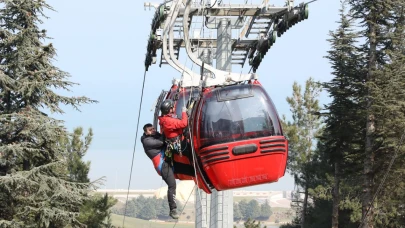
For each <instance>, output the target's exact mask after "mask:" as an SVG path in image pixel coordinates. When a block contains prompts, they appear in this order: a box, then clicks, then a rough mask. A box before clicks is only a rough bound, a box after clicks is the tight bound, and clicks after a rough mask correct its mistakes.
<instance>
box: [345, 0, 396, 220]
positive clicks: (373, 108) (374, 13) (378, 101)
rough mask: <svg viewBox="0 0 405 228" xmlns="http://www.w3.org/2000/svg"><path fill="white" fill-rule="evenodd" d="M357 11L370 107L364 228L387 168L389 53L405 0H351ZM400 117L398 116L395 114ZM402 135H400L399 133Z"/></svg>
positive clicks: (366, 105) (366, 103) (367, 106)
mask: <svg viewBox="0 0 405 228" xmlns="http://www.w3.org/2000/svg"><path fill="white" fill-rule="evenodd" d="M350 4H351V6H352V10H353V12H354V13H353V15H354V16H355V18H357V19H358V20H360V24H361V25H362V26H363V27H364V29H363V30H362V34H363V36H364V38H366V42H365V43H364V45H362V54H363V56H364V66H365V69H366V72H365V73H364V82H365V92H366V94H365V97H364V102H363V103H364V104H363V105H362V106H363V107H364V108H365V110H366V115H365V120H366V134H365V144H364V145H365V150H364V152H365V155H364V169H363V170H364V171H363V172H364V174H363V175H364V182H363V186H364V187H363V192H364V193H363V196H362V226H361V227H362V228H369V227H374V223H375V212H376V211H375V210H374V203H376V201H373V200H374V195H375V190H376V183H375V182H376V180H378V177H379V176H380V175H381V174H382V173H383V172H384V171H383V169H381V168H382V167H383V166H384V164H386V163H387V158H388V157H387V156H386V155H387V153H388V150H386V147H387V146H388V145H389V142H387V141H386V136H385V135H384V134H385V133H384V132H385V127H384V125H385V124H384V122H386V121H387V119H386V118H387V117H388V116H389V115H387V113H389V111H387V110H390V107H389V106H387V105H388V104H387V103H386V96H385V95H386V94H387V93H390V92H393V91H392V88H389V89H388V90H386V89H387V87H386V84H387V80H386V78H385V76H384V68H385V66H386V65H387V64H389V63H390V62H392V60H391V59H390V56H389V55H388V53H389V52H390V51H391V50H392V48H393V47H392V45H391V43H392V40H393V39H395V38H393V32H392V29H393V27H394V26H395V23H396V22H397V21H398V18H399V17H398V11H396V12H395V8H396V7H398V6H401V5H403V4H404V3H403V1H402V0H389V1H375V0H350ZM394 119H397V120H398V118H394ZM397 137H398V136H397Z"/></svg>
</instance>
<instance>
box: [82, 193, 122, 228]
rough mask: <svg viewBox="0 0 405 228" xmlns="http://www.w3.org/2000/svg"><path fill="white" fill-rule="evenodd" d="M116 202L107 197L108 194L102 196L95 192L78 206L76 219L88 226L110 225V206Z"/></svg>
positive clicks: (89, 227) (99, 227) (95, 227)
mask: <svg viewBox="0 0 405 228" xmlns="http://www.w3.org/2000/svg"><path fill="white" fill-rule="evenodd" d="M116 203H117V200H116V199H114V198H112V197H109V196H108V194H105V195H104V196H103V195H100V194H95V195H93V196H92V197H91V199H90V200H87V201H86V202H85V203H84V205H83V206H82V207H81V208H80V215H79V218H78V220H79V221H80V222H82V223H83V224H86V225H87V227H88V228H101V227H111V221H109V217H110V208H111V207H113V206H114V205H115V204H116Z"/></svg>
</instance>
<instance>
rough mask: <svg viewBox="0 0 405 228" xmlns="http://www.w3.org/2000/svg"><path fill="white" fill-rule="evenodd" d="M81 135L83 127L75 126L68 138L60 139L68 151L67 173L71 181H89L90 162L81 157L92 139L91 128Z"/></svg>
mask: <svg viewBox="0 0 405 228" xmlns="http://www.w3.org/2000/svg"><path fill="white" fill-rule="evenodd" d="M82 137H83V128H82V127H77V128H75V129H74V130H73V134H71V135H70V136H69V137H68V138H65V139H64V140H62V143H64V145H65V147H66V149H67V151H68V152H69V174H70V179H71V180H72V181H76V182H80V183H87V182H89V181H90V180H89V178H88V174H89V171H90V162H89V161H88V162H84V161H83V160H82V158H83V157H84V156H85V155H86V153H87V151H88V149H89V147H90V144H91V141H92V139H93V129H91V128H90V129H89V132H88V133H87V135H86V136H85V138H84V139H82Z"/></svg>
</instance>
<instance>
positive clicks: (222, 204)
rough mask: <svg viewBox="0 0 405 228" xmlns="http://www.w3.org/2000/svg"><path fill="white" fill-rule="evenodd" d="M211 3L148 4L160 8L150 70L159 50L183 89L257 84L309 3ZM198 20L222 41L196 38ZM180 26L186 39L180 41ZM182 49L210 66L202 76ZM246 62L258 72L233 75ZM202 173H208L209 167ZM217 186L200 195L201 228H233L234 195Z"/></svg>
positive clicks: (197, 199)
mask: <svg viewBox="0 0 405 228" xmlns="http://www.w3.org/2000/svg"><path fill="white" fill-rule="evenodd" d="M207 2H208V1H187V0H173V1H166V0H165V1H163V3H161V4H155V3H145V5H144V6H145V7H149V8H150V7H154V8H155V9H156V12H155V15H154V17H153V20H152V26H151V32H150V37H149V39H148V45H147V53H146V58H145V69H146V70H148V68H149V67H150V66H151V65H152V64H156V62H157V61H156V58H157V56H158V55H157V50H158V49H160V50H162V54H161V55H160V56H161V60H160V61H159V63H167V64H169V65H170V66H172V67H173V68H174V69H176V70H177V71H179V72H180V73H181V75H182V79H181V83H180V84H181V85H182V86H183V87H213V86H227V85H232V84H235V83H244V82H247V81H251V80H255V79H258V75H256V70H257V69H258V68H259V66H260V64H261V62H262V60H263V58H264V57H265V55H266V53H267V52H268V50H269V49H270V48H271V47H272V46H273V44H274V43H275V42H276V37H281V36H282V35H283V34H284V33H286V32H287V31H288V30H289V29H290V28H291V27H292V26H294V25H296V24H297V23H299V22H301V21H303V20H305V19H307V18H308V4H305V3H301V4H300V5H298V6H294V0H286V4H285V5H284V6H281V7H276V6H271V5H269V1H268V0H256V1H255V2H256V3H258V4H247V3H248V1H244V2H245V4H240V3H239V4H232V3H230V2H229V3H227V2H225V3H223V1H211V3H213V2H214V3H215V4H214V5H212V4H207ZM194 18H202V20H201V21H202V22H203V23H201V26H204V27H206V28H207V29H211V30H216V32H217V37H216V38H212V37H209V38H207V37H204V34H203V36H202V37H197V38H195V37H194V38H190V37H189V29H190V25H191V24H192V21H193V19H194ZM181 26H183V27H182V29H179V27H181ZM174 27H176V29H175V31H176V34H180V36H176V37H175V35H174ZM232 29H241V32H240V34H239V35H238V36H236V37H232ZM298 38H299V37H298ZM175 45H176V46H175ZM174 46H175V47H174ZM182 48H185V49H186V52H187V55H188V57H189V58H190V59H191V60H192V61H193V62H194V63H195V64H196V65H198V66H200V67H201V66H204V69H203V72H204V73H203V76H202V77H201V75H200V74H198V73H195V72H194V71H193V70H191V69H189V68H187V67H186V66H185V64H184V65H183V64H182V63H181V62H180V61H179V60H178V53H179V52H180V49H182ZM211 51H212V52H213V53H211ZM287 51H288V50H287ZM291 52H292V53H294V50H291ZM195 53H198V54H197V56H198V57H197V56H196V55H195ZM212 57H215V61H216V67H215V68H214V67H212V64H213V59H212ZM202 62H204V64H202ZM246 64H249V65H250V66H251V70H252V72H253V73H251V71H249V73H242V72H240V73H234V72H232V65H240V66H242V68H243V67H244V66H245V65H246ZM160 65H162V64H160ZM197 68H198V67H197ZM197 156H199V155H198V152H197ZM201 172H202V173H204V172H205V171H204V169H203V168H202V169H201ZM214 187H215V186H209V188H210V191H211V192H212V194H206V193H205V192H204V191H202V190H200V189H198V190H197V191H196V193H195V202H196V205H195V213H196V214H195V219H196V223H195V227H198V228H206V227H210V228H228V227H233V191H232V190H228V191H216V190H215V189H214Z"/></svg>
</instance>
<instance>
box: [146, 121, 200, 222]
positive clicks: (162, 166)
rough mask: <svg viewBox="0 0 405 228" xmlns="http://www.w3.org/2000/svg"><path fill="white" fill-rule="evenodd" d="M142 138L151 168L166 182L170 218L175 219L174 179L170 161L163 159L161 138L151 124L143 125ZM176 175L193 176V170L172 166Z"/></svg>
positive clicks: (188, 167) (189, 167)
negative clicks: (151, 164) (150, 161)
mask: <svg viewBox="0 0 405 228" xmlns="http://www.w3.org/2000/svg"><path fill="white" fill-rule="evenodd" d="M143 131H144V133H143V136H142V137H141V142H142V145H143V148H144V150H145V153H146V155H147V156H148V157H149V158H150V159H151V160H152V163H153V166H154V167H155V169H156V172H157V173H158V174H159V175H160V176H162V179H163V180H164V181H165V182H166V184H167V186H168V189H167V199H168V201H169V208H170V214H169V215H170V217H172V218H174V219H177V218H179V215H178V213H177V210H176V209H177V205H176V179H175V177H174V172H173V167H171V165H170V163H169V162H171V161H168V160H166V159H165V148H166V147H165V145H164V140H163V136H162V135H161V134H160V133H159V132H156V130H155V128H154V127H153V125H152V124H150V123H148V124H145V126H144V127H143ZM174 167H175V170H176V173H183V174H186V175H190V176H194V168H193V167H192V166H187V167H184V165H181V164H174Z"/></svg>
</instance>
